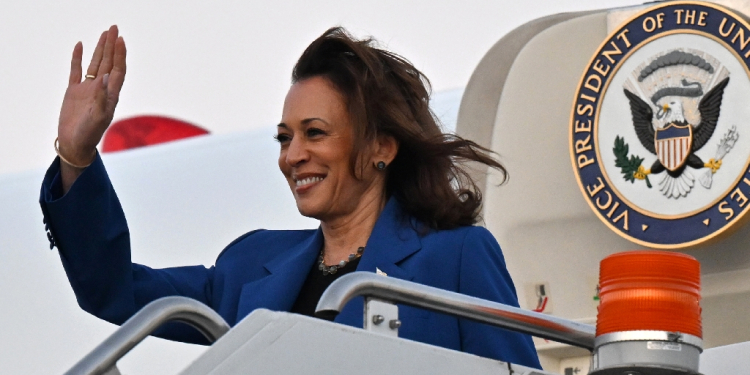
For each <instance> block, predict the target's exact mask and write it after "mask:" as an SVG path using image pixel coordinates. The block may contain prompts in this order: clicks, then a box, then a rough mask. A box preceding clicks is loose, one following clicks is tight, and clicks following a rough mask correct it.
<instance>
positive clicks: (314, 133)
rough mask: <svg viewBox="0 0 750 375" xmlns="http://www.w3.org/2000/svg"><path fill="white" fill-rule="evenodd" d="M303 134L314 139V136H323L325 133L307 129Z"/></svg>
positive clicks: (319, 130) (315, 129) (316, 129)
mask: <svg viewBox="0 0 750 375" xmlns="http://www.w3.org/2000/svg"><path fill="white" fill-rule="evenodd" d="M305 134H306V135H307V136H308V137H316V136H320V135H325V134H326V132H324V131H323V130H321V129H318V128H308V129H307V131H306V132H305Z"/></svg>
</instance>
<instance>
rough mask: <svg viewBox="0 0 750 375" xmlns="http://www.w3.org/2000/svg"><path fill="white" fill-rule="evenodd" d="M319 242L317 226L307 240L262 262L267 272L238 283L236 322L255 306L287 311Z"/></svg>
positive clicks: (295, 296)
mask: <svg viewBox="0 0 750 375" xmlns="http://www.w3.org/2000/svg"><path fill="white" fill-rule="evenodd" d="M322 246H323V233H322V232H321V230H320V228H318V230H317V231H315V233H314V234H313V235H312V236H311V237H310V238H309V239H307V240H305V241H303V242H301V243H300V244H299V245H297V246H295V247H293V248H291V249H289V251H280V254H279V256H277V257H276V258H274V259H272V260H271V261H269V262H267V263H266V264H264V265H263V267H264V268H265V269H266V271H267V272H268V273H269V274H268V275H267V276H265V277H263V278H261V279H258V280H255V281H252V282H249V283H247V284H245V285H243V286H242V291H241V292H240V300H239V305H238V307H237V322H239V321H240V320H241V319H242V318H244V317H245V316H247V315H248V314H249V313H251V312H252V311H253V310H255V309H257V308H266V309H269V310H274V311H289V310H290V309H291V308H292V305H294V301H295V300H296V298H297V295H298V294H299V291H300V289H302V283H304V281H305V279H306V278H307V274H308V272H309V271H310V267H312V264H313V262H314V261H315V259H316V257H317V256H318V254H319V253H320V249H321V248H322Z"/></svg>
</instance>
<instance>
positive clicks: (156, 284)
mask: <svg viewBox="0 0 750 375" xmlns="http://www.w3.org/2000/svg"><path fill="white" fill-rule="evenodd" d="M40 204H41V206H42V211H43V213H44V217H45V222H46V225H47V228H48V230H49V234H48V237H49V238H50V242H51V245H52V246H54V245H56V246H57V247H58V249H59V253H60V258H61V259H62V263H63V266H64V268H65V272H66V273H67V276H68V280H69V281H70V285H71V286H72V287H73V291H74V292H75V295H76V298H77V300H78V304H79V305H80V306H81V308H83V309H84V310H86V311H87V312H89V313H91V314H93V315H95V316H97V317H99V318H102V319H105V320H107V321H109V322H112V323H115V324H122V323H123V322H124V321H126V320H127V319H128V318H130V317H131V316H132V315H133V314H134V313H135V312H137V311H138V310H139V309H141V308H142V307H143V306H144V305H146V304H148V303H149V302H151V301H153V300H155V299H157V298H161V297H165V296H174V295H180V296H185V297H190V298H193V299H196V300H198V301H200V302H202V303H204V304H206V305H208V306H211V307H212V308H213V309H214V310H216V311H217V312H218V313H219V314H220V315H221V316H222V317H223V318H224V319H225V320H226V321H227V322H228V323H229V324H230V325H235V324H236V323H237V322H239V321H240V320H242V318H244V317H245V316H247V315H248V314H249V313H250V312H252V311H253V310H254V309H257V308H266V309H270V310H276V311H289V310H290V309H291V307H292V305H293V303H294V302H295V300H296V298H297V295H298V294H299V291H300V289H301V288H302V284H303V282H304V281H305V278H306V276H307V274H308V272H309V271H310V269H311V268H312V266H313V263H314V262H315V261H316V259H317V256H318V254H319V253H320V249H321V248H322V246H323V235H322V232H321V230H320V229H318V230H292V231H279V230H256V231H252V232H249V233H247V234H245V235H243V236H242V237H240V238H238V239H237V240H235V241H234V242H232V243H231V244H229V246H227V247H226V248H225V249H224V251H222V252H221V254H220V255H219V257H218V258H217V260H216V264H215V265H214V266H213V267H210V268H206V267H203V266H191V267H175V268H167V269H152V268H149V267H146V266H143V265H139V264H134V263H131V260H130V235H129V232H128V227H127V223H126V221H125V216H124V214H123V211H122V207H121V206H120V202H119V200H118V199H117V195H116V194H115V191H114V189H113V188H112V185H111V183H110V180H109V177H108V176H107V172H106V170H105V169H104V165H103V164H102V161H101V159H100V158H99V157H98V156H97V158H96V160H95V162H94V164H92V165H91V166H90V167H88V168H87V169H86V170H85V171H84V172H83V174H81V176H80V177H79V178H78V180H76V182H75V183H74V185H73V186H72V188H71V189H70V191H68V193H67V194H66V195H65V196H62V187H61V183H60V177H59V160H55V161H54V162H53V163H52V166H51V167H50V168H49V170H48V171H47V173H46V175H45V178H44V181H43V183H42V191H41V197H40ZM418 225H419V223H417V222H416V221H415V220H414V219H412V218H410V217H408V215H406V214H405V213H404V212H403V211H402V209H401V207H400V205H399V203H398V202H397V201H396V200H395V199H391V200H390V201H389V202H388V203H387V205H386V207H385V209H384V210H383V212H382V213H381V215H380V217H379V218H378V221H377V223H376V225H375V227H374V229H373V231H372V234H371V236H370V239H369V241H368V242H367V245H366V250H365V252H364V255H363V256H362V258H361V260H360V262H359V265H358V266H357V271H366V272H375V269H376V268H379V269H380V270H382V271H383V272H385V273H386V274H387V275H388V277H396V278H399V279H404V280H410V281H413V282H417V283H420V284H425V285H429V286H433V287H437V288H441V289H445V290H449V291H453V292H459V293H463V294H467V295H471V296H475V297H479V298H483V299H487V300H491V301H496V302H500V303H504V304H508V305H512V306H518V301H517V297H516V291H515V288H514V286H513V281H512V280H511V278H510V275H509V274H508V271H507V270H506V267H505V260H504V259H503V255H502V252H501V251H500V246H499V245H498V244H497V241H495V239H494V237H493V236H492V234H490V232H489V231H487V230H486V229H484V228H481V227H474V226H467V227H460V228H457V229H453V230H441V231H434V230H433V231H430V232H428V233H426V234H421V233H420V232H418V231H417V230H415V227H418ZM362 309H363V302H362V299H361V298H359V299H355V300H354V301H352V302H350V303H349V304H348V305H347V306H346V307H345V308H344V309H343V311H342V312H341V313H340V314H339V315H338V316H337V317H336V319H335V322H337V323H341V324H346V325H350V326H355V327H362ZM399 317H400V318H401V320H402V322H403V325H402V327H401V328H400V329H399V336H401V337H402V338H405V339H410V340H415V341H420V342H423V343H427V344H432V345H437V346H441V347H444V348H448V349H453V350H460V351H464V352H468V353H473V354H476V355H479V356H483V357H489V358H495V359H499V360H503V361H507V362H512V363H517V364H520V365H525V366H530V367H536V368H540V365H539V360H538V358H537V355H536V351H535V349H534V345H533V344H532V341H531V338H530V337H529V336H528V335H524V334H520V333H515V332H510V331H507V330H503V329H500V328H495V327H490V326H488V325H485V324H481V323H477V322H472V321H468V320H464V319H457V318H455V317H451V316H448V315H445V314H440V313H435V312H431V311H427V310H422V309H417V308H413V307H409V306H399ZM156 335H157V336H160V337H164V338H168V339H172V340H179V341H184V342H191V343H205V339H203V337H202V336H201V335H200V334H199V333H197V332H196V331H195V330H194V329H192V328H190V327H187V326H184V325H182V324H180V323H172V324H168V325H166V326H164V327H163V328H162V329H160V330H159V331H158V332H157V333H156Z"/></svg>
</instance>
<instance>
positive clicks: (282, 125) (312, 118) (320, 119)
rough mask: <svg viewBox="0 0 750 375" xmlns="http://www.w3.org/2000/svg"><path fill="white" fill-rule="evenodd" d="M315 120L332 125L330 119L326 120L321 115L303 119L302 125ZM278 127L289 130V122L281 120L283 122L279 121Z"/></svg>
mask: <svg viewBox="0 0 750 375" xmlns="http://www.w3.org/2000/svg"><path fill="white" fill-rule="evenodd" d="M313 121H320V122H322V123H324V124H326V125H331V124H330V123H329V122H328V121H326V120H323V119H322V118H320V117H310V118H306V119H304V120H302V125H307V124H309V123H311V122H313ZM276 127H277V128H284V129H287V130H289V126H287V124H285V123H283V122H281V123H279V124H278V125H276Z"/></svg>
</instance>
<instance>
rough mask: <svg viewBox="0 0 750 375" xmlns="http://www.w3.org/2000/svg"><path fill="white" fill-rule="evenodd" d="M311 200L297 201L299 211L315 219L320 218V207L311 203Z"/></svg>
mask: <svg viewBox="0 0 750 375" xmlns="http://www.w3.org/2000/svg"><path fill="white" fill-rule="evenodd" d="M310 203H311V202H300V201H297V211H299V213H300V215H302V216H305V217H309V218H313V219H319V217H320V208H318V207H315V205H314V204H310Z"/></svg>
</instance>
